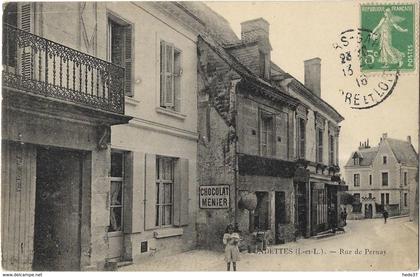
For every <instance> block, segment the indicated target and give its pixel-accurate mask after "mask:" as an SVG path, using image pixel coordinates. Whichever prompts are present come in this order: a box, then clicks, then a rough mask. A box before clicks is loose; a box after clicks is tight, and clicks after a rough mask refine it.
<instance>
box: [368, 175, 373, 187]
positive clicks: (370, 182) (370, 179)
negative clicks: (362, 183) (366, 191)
mask: <svg viewBox="0 0 420 277" xmlns="http://www.w3.org/2000/svg"><path fill="white" fill-rule="evenodd" d="M372 178H373V177H372V174H369V186H371V185H372Z"/></svg>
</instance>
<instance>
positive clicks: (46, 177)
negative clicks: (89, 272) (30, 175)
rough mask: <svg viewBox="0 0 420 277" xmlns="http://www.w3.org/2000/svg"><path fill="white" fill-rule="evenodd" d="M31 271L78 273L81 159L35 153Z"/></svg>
mask: <svg viewBox="0 0 420 277" xmlns="http://www.w3.org/2000/svg"><path fill="white" fill-rule="evenodd" d="M36 173H37V182H36V187H37V189H36V210H35V240H34V266H33V268H34V270H50V271H55V270H60V271H70V270H80V204H81V203H80V198H81V197H80V193H81V180H82V179H81V177H82V161H81V156H80V154H79V153H77V152H71V151H64V150H57V149H53V150H52V149H38V153H37V172H36Z"/></svg>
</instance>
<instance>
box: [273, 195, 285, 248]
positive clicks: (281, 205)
mask: <svg viewBox="0 0 420 277" xmlns="http://www.w3.org/2000/svg"><path fill="white" fill-rule="evenodd" d="M274 203H275V207H276V209H275V220H276V222H275V224H276V244H279V243H285V232H284V227H283V226H284V224H286V222H287V218H286V217H287V214H286V194H285V192H284V191H276V192H275V202H274Z"/></svg>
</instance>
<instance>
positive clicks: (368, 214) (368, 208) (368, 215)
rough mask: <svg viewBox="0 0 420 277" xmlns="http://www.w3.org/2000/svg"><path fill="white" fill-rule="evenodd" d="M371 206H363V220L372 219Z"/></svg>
mask: <svg viewBox="0 0 420 277" xmlns="http://www.w3.org/2000/svg"><path fill="white" fill-rule="evenodd" d="M372 214H373V206H372V204H365V218H372Z"/></svg>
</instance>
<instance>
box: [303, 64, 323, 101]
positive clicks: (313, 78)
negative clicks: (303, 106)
mask: <svg viewBox="0 0 420 277" xmlns="http://www.w3.org/2000/svg"><path fill="white" fill-rule="evenodd" d="M303 63H304V67H305V86H306V87H307V88H308V89H310V90H311V91H312V92H313V93H314V94H316V95H317V96H318V97H321V59H320V58H318V57H317V58H313V59H309V60H305V61H304V62H303Z"/></svg>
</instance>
